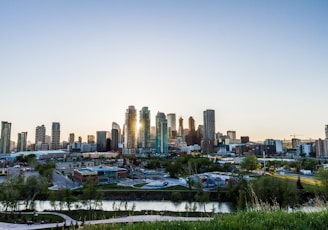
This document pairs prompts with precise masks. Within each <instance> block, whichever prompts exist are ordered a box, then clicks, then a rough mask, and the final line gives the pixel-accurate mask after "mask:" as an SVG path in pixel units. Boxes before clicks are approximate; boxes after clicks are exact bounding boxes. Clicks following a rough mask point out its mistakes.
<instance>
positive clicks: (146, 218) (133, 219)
mask: <svg viewBox="0 0 328 230" xmlns="http://www.w3.org/2000/svg"><path fill="white" fill-rule="evenodd" d="M26 214H32V212H31V213H26ZM38 214H52V215H57V216H61V217H63V218H64V219H65V221H64V222H62V223H53V224H33V225H27V224H9V223H3V222H0V229H1V230H2V229H3V230H5V229H15V230H27V229H47V228H56V227H57V226H58V227H62V226H64V224H66V226H69V225H71V224H73V225H75V224H76V222H77V223H78V224H79V225H81V221H76V220H73V219H72V218H71V217H69V216H67V215H64V214H62V213H56V212H38ZM212 219H213V218H210V217H179V216H161V215H140V216H126V217H118V218H111V219H104V220H91V221H86V222H85V223H84V224H86V225H89V224H112V223H137V222H156V221H209V220H212Z"/></svg>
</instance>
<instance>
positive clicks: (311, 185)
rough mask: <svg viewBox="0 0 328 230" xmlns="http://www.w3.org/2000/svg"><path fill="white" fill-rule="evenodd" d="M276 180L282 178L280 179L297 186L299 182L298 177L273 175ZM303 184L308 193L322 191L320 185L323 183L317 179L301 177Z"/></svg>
mask: <svg viewBox="0 0 328 230" xmlns="http://www.w3.org/2000/svg"><path fill="white" fill-rule="evenodd" d="M273 176H274V177H276V178H280V179H287V180H289V181H290V182H292V183H294V184H296V182H297V180H298V176H286V175H278V174H275V175H273ZM301 183H302V185H303V187H304V190H305V191H306V192H310V193H314V194H315V193H318V192H319V191H320V184H321V182H320V181H319V180H317V179H316V178H304V177H301Z"/></svg>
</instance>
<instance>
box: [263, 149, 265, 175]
mask: <svg viewBox="0 0 328 230" xmlns="http://www.w3.org/2000/svg"><path fill="white" fill-rule="evenodd" d="M263 175H265V151H263Z"/></svg>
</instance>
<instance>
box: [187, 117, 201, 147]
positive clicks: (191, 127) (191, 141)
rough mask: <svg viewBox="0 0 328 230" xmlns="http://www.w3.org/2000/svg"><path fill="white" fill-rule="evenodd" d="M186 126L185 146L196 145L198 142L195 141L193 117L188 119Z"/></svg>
mask: <svg viewBox="0 0 328 230" xmlns="http://www.w3.org/2000/svg"><path fill="white" fill-rule="evenodd" d="M188 125H189V130H188V131H187V132H185V133H187V135H186V136H185V141H186V143H187V145H188V146H189V145H195V144H198V143H199V142H198V140H197V133H196V128H195V120H194V118H193V117H189V119H188Z"/></svg>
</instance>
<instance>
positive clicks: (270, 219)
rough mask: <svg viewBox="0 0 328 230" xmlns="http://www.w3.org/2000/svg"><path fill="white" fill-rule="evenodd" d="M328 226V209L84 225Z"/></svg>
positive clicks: (166, 229) (125, 228)
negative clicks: (309, 211)
mask: <svg viewBox="0 0 328 230" xmlns="http://www.w3.org/2000/svg"><path fill="white" fill-rule="evenodd" d="M327 228H328V211H327V210H325V211H321V212H313V213H304V212H293V213H287V212H285V211H276V212H263V211H257V212H256V211H251V212H238V213H236V214H218V215H217V216H216V217H215V218H214V220H210V221H195V222H193V221H186V222H181V221H172V222H156V223H125V224H107V225H93V226H85V227H84V228H83V229H85V230H103V229H114V230H115V229H122V230H138V229H141V230H148V229H149V230H152V229H158V230H171V229H172V230H176V229H186V230H187V229H206V230H210V229H231V230H234V229H244V230H263V229H264V230H265V229H275V230H285V229H293V230H294V229H295V230H311V229H316V230H321V229H327Z"/></svg>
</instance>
